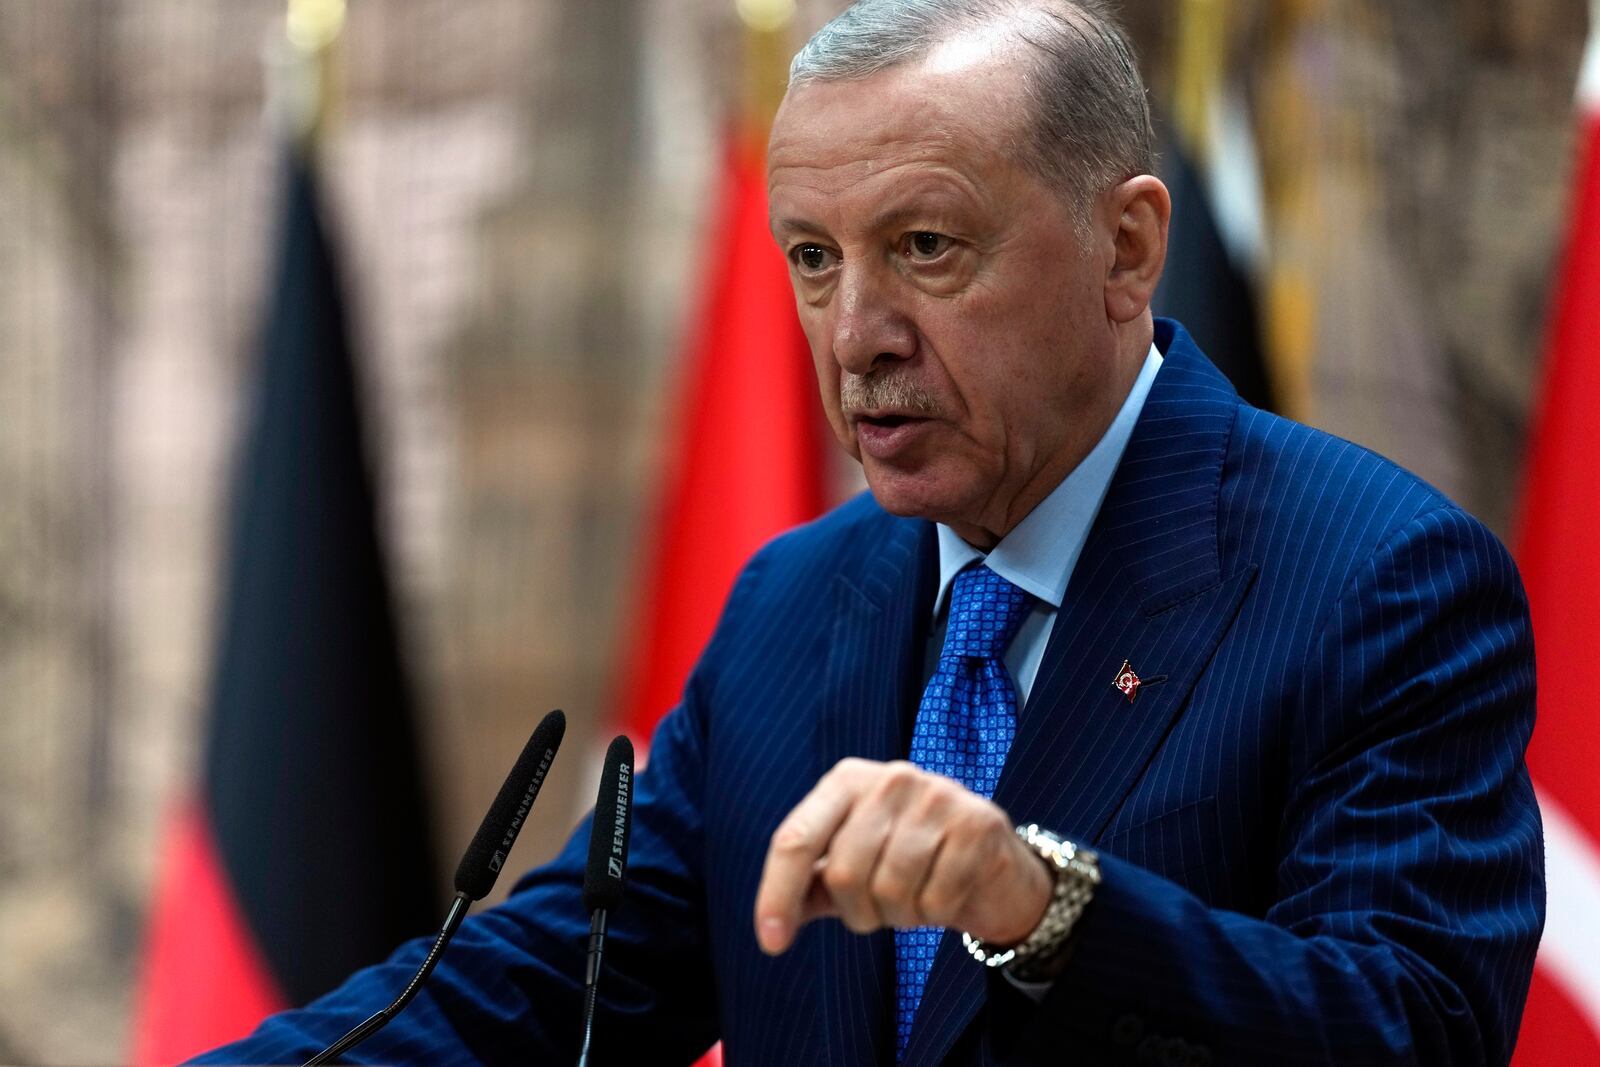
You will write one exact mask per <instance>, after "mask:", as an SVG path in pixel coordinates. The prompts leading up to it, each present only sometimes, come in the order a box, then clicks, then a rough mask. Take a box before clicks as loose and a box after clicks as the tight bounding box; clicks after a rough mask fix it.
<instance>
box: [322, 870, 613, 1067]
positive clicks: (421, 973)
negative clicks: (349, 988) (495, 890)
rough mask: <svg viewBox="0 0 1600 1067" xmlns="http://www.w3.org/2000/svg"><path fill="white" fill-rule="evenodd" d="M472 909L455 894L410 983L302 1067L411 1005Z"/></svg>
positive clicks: (349, 1045) (330, 1054) (363, 1036)
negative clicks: (385, 1005) (380, 1008)
mask: <svg viewBox="0 0 1600 1067" xmlns="http://www.w3.org/2000/svg"><path fill="white" fill-rule="evenodd" d="M471 906H472V900H471V898H470V897H468V896H467V894H465V893H462V892H459V891H458V892H457V893H456V895H455V899H453V900H452V901H451V902H450V912H449V914H447V915H446V916H445V917H444V926H443V927H441V928H440V930H439V936H438V937H436V938H434V940H433V947H432V948H430V949H428V955H427V958H426V959H424V960H423V961H422V966H421V967H420V968H419V969H418V970H417V973H416V975H415V977H413V978H412V979H411V982H410V983H409V984H408V985H407V986H406V987H405V989H403V990H402V991H401V993H400V995H399V996H398V997H395V998H394V1002H393V1003H391V1004H390V1005H389V1006H388V1007H387V1008H384V1009H383V1010H382V1011H379V1012H377V1013H376V1014H374V1015H372V1016H371V1017H369V1018H368V1019H367V1020H366V1021H365V1022H363V1023H361V1024H360V1025H359V1026H357V1027H355V1029H353V1030H351V1031H350V1032H349V1033H347V1034H345V1035H344V1036H343V1037H341V1038H340V1039H339V1040H337V1041H335V1042H334V1043H333V1044H331V1045H329V1046H328V1047H327V1048H325V1049H323V1050H322V1051H321V1052H319V1053H317V1054H316V1055H315V1056H313V1057H311V1058H310V1059H309V1060H307V1061H306V1062H305V1067H312V1065H313V1064H318V1063H328V1062H330V1061H331V1060H333V1058H334V1057H336V1056H338V1055H339V1054H340V1053H342V1052H344V1051H346V1050H347V1049H350V1048H353V1047H354V1046H355V1045H357V1044H359V1043H361V1042H362V1041H365V1040H366V1039H367V1038H369V1037H371V1036H372V1035H373V1034H375V1033H377V1032H378V1031H379V1030H381V1029H382V1028H383V1027H384V1026H385V1025H387V1024H388V1022H389V1020H390V1019H393V1018H394V1017H395V1016H396V1015H399V1014H400V1011H401V1009H403V1008H404V1007H405V1006H406V1005H407V1004H409V1003H411V999H412V998H413V997H415V996H416V995H417V990H419V989H421V988H422V983H423V982H425V981H426V980H427V978H428V975H430V974H432V973H433V968H434V966H435V965H436V964H437V963H438V962H439V956H440V954H441V953H443V952H444V947H445V945H447V944H449V942H450V939H451V938H452V937H454V936H455V932H456V928H457V927H459V926H460V925H461V920H462V919H465V918H466V917H467V909H468V908H470V907H471ZM601 924H602V926H603V925H604V919H602V920H601ZM586 1043H587V1042H586Z"/></svg>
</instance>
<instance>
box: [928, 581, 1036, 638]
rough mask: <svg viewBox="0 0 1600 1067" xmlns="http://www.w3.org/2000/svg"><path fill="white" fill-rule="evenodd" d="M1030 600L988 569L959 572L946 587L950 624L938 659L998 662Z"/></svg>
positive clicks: (1019, 624) (1014, 634)
mask: <svg viewBox="0 0 1600 1067" xmlns="http://www.w3.org/2000/svg"><path fill="white" fill-rule="evenodd" d="M1032 599H1033V597H1031V596H1030V595H1029V594H1027V593H1025V592H1023V591H1022V590H1021V589H1018V588H1017V587H1016V586H1014V585H1012V584H1011V583H1010V582H1008V581H1006V580H1005V579H1004V578H1002V577H1000V576H999V575H998V574H996V573H995V572H994V571H992V570H990V569H989V568H988V567H971V568H969V569H967V570H964V571H962V572H961V573H960V574H958V575H956V580H955V582H954V583H952V585H951V587H950V624H949V626H947V627H946V628H945V635H944V651H943V653H941V655H940V658H941V659H944V658H948V657H951V656H963V657H978V658H981V659H998V658H999V657H1000V656H1002V655H1004V653H1005V650H1006V646H1008V645H1010V644H1011V639H1012V638H1013V637H1015V636H1016V635H1017V628H1018V627H1019V626H1021V625H1022V617H1023V615H1025V614H1026V613H1027V611H1028V603H1029V601H1031V600H1032Z"/></svg>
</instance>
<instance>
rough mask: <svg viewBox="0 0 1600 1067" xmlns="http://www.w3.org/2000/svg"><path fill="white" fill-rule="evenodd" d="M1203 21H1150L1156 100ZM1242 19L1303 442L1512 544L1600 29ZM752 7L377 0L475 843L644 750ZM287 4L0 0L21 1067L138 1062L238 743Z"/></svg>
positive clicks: (1322, 3) (1163, 3) (397, 528)
mask: <svg viewBox="0 0 1600 1067" xmlns="http://www.w3.org/2000/svg"><path fill="white" fill-rule="evenodd" d="M1175 2H1176V0H1172V2H1168V0H1160V2H1158V0H1143V2H1138V3H1129V4H1128V5H1126V7H1127V15H1128V19H1129V21H1130V24H1131V25H1132V26H1133V27H1134V29H1135V32H1136V36H1137V37H1138V38H1139V39H1140V41H1141V45H1142V47H1143V50H1144V52H1145V60H1146V63H1147V65H1148V66H1149V67H1150V70H1151V80H1152V85H1153V86H1154V87H1155V90H1156V93H1157V95H1158V97H1159V95H1160V93H1161V92H1162V86H1163V83H1164V79H1165V75H1166V69H1167V66H1168V64H1169V57H1170V55H1171V46H1172V42H1171V40H1170V27H1171V25H1172V24H1173V18H1172V16H1173V12H1174V8H1175ZM836 6H837V5H836V4H835V3H833V2H832V0H813V2H809V3H805V4H802V5H801V12H800V16H799V18H798V24H799V25H800V26H801V27H812V26H815V25H817V24H819V23H820V21H821V20H822V19H823V18H825V17H826V15H827V13H828V12H829V11H830V10H832V9H834V8H835V7H836ZM1228 7H1229V8H1230V9H1232V10H1233V11H1234V15H1233V16H1232V21H1231V22H1230V29H1229V36H1228V42H1229V45H1228V47H1229V56H1230V64H1229V69H1230V72H1231V73H1230V77H1232V78H1234V79H1236V80H1237V81H1238V82H1239V83H1240V84H1241V85H1242V86H1243V87H1244V89H1245V91H1246V94H1247V96H1248V98H1249V100H1250V101H1251V104H1252V114H1253V116H1254V118H1253V123H1254V128H1255V131H1256V133H1257V136H1258V138H1259V140H1260V142H1261V145H1262V148H1261V153H1262V162H1263V178H1264V183H1265V185H1266V187H1267V194H1268V199H1269V218H1268V222H1269V225H1268V234H1267V240H1266V254H1265V264H1264V267H1263V270H1264V271H1266V272H1269V273H1270V272H1279V271H1286V272H1287V275H1278V276H1279V277H1283V276H1288V277H1291V278H1294V279H1297V283H1298V284H1299V285H1300V286H1301V287H1302V288H1303V289H1304V290H1305V291H1307V292H1309V293H1311V294H1314V296H1315V300H1314V309H1315V314H1314V315H1313V316H1312V317H1311V319H1310V320H1309V321H1308V322H1305V323H1300V324H1299V325H1298V327H1297V329H1298V332H1297V333H1295V334H1294V336H1293V337H1292V338H1291V340H1292V342H1293V343H1294V344H1296V345H1298V346H1299V348H1300V349H1301V351H1300V352H1299V356H1300V357H1302V358H1303V364H1302V365H1303V367H1304V369H1305V372H1306V373H1305V381H1304V385H1305V396H1304V400H1305V401H1306V405H1307V406H1306V408H1305V413H1306V415H1307V416H1308V417H1309V418H1310V419H1311V420H1312V421H1315V422H1317V423H1319V424H1322V425H1325V426H1328V427H1330V428H1332V429H1334V430H1335V431H1336V432H1340V433H1342V434H1344V435H1346V436H1350V437H1353V438H1355V439H1357V440H1361V441H1363V442H1365V443H1369V444H1372V445H1373V446H1374V447H1378V448H1380V449H1381V450H1384V451H1387V452H1389V453H1390V454H1392V455H1394V456H1395V457H1396V458H1398V459H1400V460H1401V461H1402V462H1405V463H1407V464H1408V465H1411V466H1413V467H1415V468H1417V469H1418V470H1420V471H1421V472H1422V473H1424V474H1425V475H1426V476H1429V477H1430V478H1432V479H1433V480H1435V481H1436V482H1438V483H1439V484H1441V485H1442V486H1443V487H1444V488H1445V489H1446V490H1447V491H1450V492H1451V493H1453V494H1454V495H1456V496H1457V497H1458V498H1459V499H1462V500H1463V501H1464V502H1465V503H1467V504H1468V506H1470V507H1472V508H1474V509H1475V510H1477V511H1479V512H1480V513H1482V514H1484V515H1485V516H1486V517H1487V518H1489V519H1490V521H1491V522H1492V523H1494V524H1496V525H1497V526H1498V527H1499V528H1501V529H1502V530H1503V529H1504V527H1505V523H1506V522H1507V521H1508V516H1509V514H1510V504H1509V502H1510V488H1511V486H1512V485H1513V484H1514V480H1515V471H1516V469H1517V463H1518V455H1519V452H1520V441H1521V432H1522V425H1523V419H1524V417H1525V411H1526V406H1527V402H1528V396H1529V383H1530V381H1531V380H1532V376H1533V372H1534V371H1533V369H1534V366H1535V363H1536V357H1537V354H1538V351H1539V335H1540V330H1541V316H1542V310H1543V300H1544V295H1543V294H1544V283H1545V278H1546V274H1547V271H1548V265H1549V263H1550V259H1551V255H1552V252H1553V250H1554V248H1555V247H1556V244H1557V242H1558V239H1559V230H1560V219H1561V212H1562V208H1563V205H1564V193H1565V179H1566V175H1567V170H1568V165H1569V159H1568V156H1569V153H1570V140H1569V128H1570V122H1569V119H1570V114H1571V112H1570V107H1569V103H1570V100H1571V93H1572V85H1573V79H1574V72H1575V70H1576V65H1577V57H1578V50H1579V47H1580V45H1581V41H1582V38H1583V33H1584V19H1583V5H1582V3H1581V2H1578V0H1568V2H1556V0H1520V2H1517V3H1512V2H1511V0H1502V2H1499V3H1495V2H1490V0H1455V2H1451V3H1441V4H1426V5H1387V4H1379V3H1377V2H1376V0H1366V2H1355V0H1294V2H1290V0H1282V2H1269V0H1253V2H1250V3H1244V4H1239V5H1232V4H1230V5H1228ZM731 8H732V3H731V0H727V2H721V0H718V2H713V0H692V2H690V0H673V2H670V3H669V2H666V0H591V2H588V3H584V4H571V3H560V2H557V0H537V2H530V0H366V2H363V0H355V2H354V3H353V4H352V10H351V17H350V22H349V25H348V26H347V29H346V32H345V46H344V84H343V89H342V93H341V97H340V99H341V111H340V114H339V115H338V116H337V120H336V122H335V125H334V126H333V127H332V129H331V131H330V133H329V136H328V139H327V142H326V144H325V159H324V173H325V174H326V176H327V178H328V182H329V185H330V192H331V197H332V201H333V204H332V207H333V209H334V210H335V212H336V222H337V225H338V229H339V232H340V237H341V238H342V240H343V245H344V253H345V264H346V268H347V270H346V273H347V275H348V276H349V278H350V281H351V284H352V289H353V291H354V293H355V294H356V296H357V298H358V309H359V324H358V328H359V334H360V341H361V345H360V348H361V350H362V352H363V353H364V354H365V356H366V357H367V359H366V362H365V363H364V365H363V367H362V371H363V373H364V375H365V379H366V382H367V384H368V386H369V391H370V399H371V405H370V406H371V410H372V412H373V415H374V418H373V420H372V422H373V429H374V431H375V433H374V442H373V443H374V445H375V446H376V455H377V459H378V463H379V466H380V475H381V477H382V480H383V484H384V490H385V499H386V504H387V514H386V516H385V518H386V529H387V536H388V539H389V542H390V545H391V549H392V551H391V556H392V559H393V561H394V563H395V565H396V571H397V577H398V580H399V581H398V584H399V588H400V595H401V599H402V611H403V618H404V622H405V624H406V627H407V638H408V643H409V646H410V650H411V652H412V665H413V667H414V669H415V672H416V674H417V675H418V677H419V679H420V682H421V684H422V687H423V697H424V704H425V707H426V709H427V711H428V716H427V719H426V721H425V724H424V727H425V731H426V739H427V741H428V743H429V744H428V753H429V758H430V760H431V769H432V772H433V775H434V778H435V785H436V791H437V795H438V797H439V802H440V811H439V826H438V827H437V828H436V829H437V831H438V836H439V839H440V842H441V845H442V851H443V852H444V853H445V854H446V855H447V856H451V854H453V853H454V852H455V850H456V849H457V848H458V847H459V845H460V843H462V842H464V841H465V839H466V837H467V836H468V835H469V834H470V832H471V829H472V827H473V825H474V824H475V822H476V819H477V817H478V815H479V813H480V812H481V810H482V807H483V805H484V804H485V803H486V801H487V799H488V797H489V795H490V794H491V793H492V792H493V790H494V788H495V786H496V785H497V783H498V779H499V776H500V775H501V774H502V773H503V771H504V768H503V766H502V765H503V763H504V762H505V760H506V758H507V755H508V752H509V750H510V749H512V748H513V747H514V746H516V745H519V744H520V743H521V741H522V739H523V738H524V737H525V734H526V730H527V729H528V727H529V725H530V723H531V722H532V721H533V720H534V718H535V717H536V716H537V715H538V714H539V713H541V712H542V711H544V710H546V709H547V708H548V707H551V706H555V705H561V706H563V707H565V708H566V709H567V710H568V712H569V714H570V715H571V716H572V718H573V720H574V726H575V729H574V735H573V737H572V740H569V742H568V744H569V752H570V751H574V750H575V749H574V747H572V746H576V747H577V748H581V744H582V743H583V742H585V741H589V740H593V739H597V738H599V737H601V735H603V733H604V725H603V723H602V722H601V717H602V716H603V714H604V711H605V707H606V701H607V699H608V695H609V671H610V668H611V665H612V662H613V654H614V652H615V651H616V649H617V647H618V637H617V633H618V623H619V620H620V619H621V618H622V613H623V612H624V611H625V610H626V607H627V604H628V601H629V591H628V588H627V583H628V581H629V577H630V575H631V574H632V573H633V568H634V554H635V544H636V535H637V533H638V531H639V529H640V517H641V514H643V513H644V509H646V508H647V506H648V503H649V495H648V490H649V485H650V479H651V474H652V472H653V470H654V463H655V458H656V457H655V452H654V444H655V441H656V440H657V438H658V435H659V433H660V432H661V429H662V427H663V420H664V415H665V414H666V412H665V408H664V398H666V397H669V396H670V388H669V383H670V381H671V369H672V358H673V356H674V354H675V351H676V346H677V339H678V331H679V328H680V325H681V323H682V321H683V319H684V316H685V312H686V303H685V298H686V294H689V293H691V292H692V291H693V289H694V287H695V283H696V280H697V278H698V276H699V270H698V268H699V266H700V265H701V264H702V263H703V262H704V261H705V259H706V257H708V256H709V255H711V254H714V250H711V249H708V248H706V247H705V245H704V243H703V238H702V237H701V236H700V234H699V231H698V228H697V227H698V224H699V221H700V219H701V217H702V215H703V214H704V212H705V209H706V206H707V205H706V198H707V196H708V195H709V192H708V190H707V181H708V178H709V177H710V169H711V167H712V165H713V162H714V160H715V156H716V153H715V148H716V144H717V139H718V136H719V127H720V123H721V117H722V116H723V115H725V114H727V113H729V111H730V110H731V108H732V106H733V103H734V97H735V93H736V87H737V85H738V81H739V79H738V77H737V73H736V62H735V57H736V56H737V55H738V43H739V42H738V28H737V23H736V20H735V19H734V17H733V15H732V13H731ZM281 18H282V4H281V2H280V0H229V2H222V0H211V2H203V0H0V701H3V712H0V1061H12V1062H36V1063H86V1062H110V1061H113V1060H115V1059H117V1057H118V1055H119V1052H120V1050H121V1048H122V1042H123V1036H124V1032H125V1026H126V1010H127V1006H128V990H129V984H130V980H131V975H132V972H133V966H134V961H135V959H136V955H137V950H138V944H139V937H140V923H141V914H142V909H143V907H144V903H145V898H146V894H147V892H148V887H149V880H150V878H151V876H152V873H153V867H154V844H155V835H156V830H157V827H158V824H159V819H160V815H161V811H162V809H163V806H164V805H166V804H167V803H169V802H171V801H172V800H173V799H174V798H175V797H176V796H178V795H179V794H180V793H181V790H182V789H183V788H184V787H185V785H186V783H187V782H188V781H189V779H190V777H191V775H192V771H193V767H194V763H195V758H196V754H197V737H196V727H197V723H198V721H199V718H200V715H201V713H202V711H203V702H204V699H205V693H206V684H207V679H208V673H207V672H208V669H209V657H210V654H211V651H212V649H211V643H212V641H213V639H214V635H213V634H212V632H211V629H210V618H211V615H212V611H213V607H214V600H215V597H216V594H217V590H216V588H215V583H214V579H215V575H216V574H217V569H218V564H219V561H218V551H219V544H220V535H221V533H222V523H223V520H224V518H225V516H224V507H225V502H226V491H227V487H228V475H229V463H230V455H231V448H232V445H233V443H234V440H235V435H236V433H237V431H238V424H237V420H236V415H237V413H238V411H239V407H240V401H241V397H240V389H241V386H242V383H243V382H244V381H245V376H246V374H247V371H248V369H249V360H250V355H251V347H250V341H251V336H252V331H253V328H254V323H255V318H256V315H257V313H258V304H259V300H260V298H261V296H262V291H263V287H264V285H265V279H264V277H263V271H264V268H265V266H266V262H265V261H266V257H267V256H268V255H269V252H270V249H269V248H268V243H269V241H270V238H271V232H272V228H271V227H272V217H273V213H274V210H275V206H276V205H275V197H276V192H277V180H278V170H277V167H278V163H279V155H278V147H277V144H276V135H275V134H274V132H273V128H272V125H271V123H270V122H269V121H267V120H266V118H265V117H264V100H265V90H264V84H265V78H264V74H263V63H262V54H263V50H264V49H265V48H266V46H267V45H268V43H269V42H270V41H272V40H274V39H275V38H276V35H277V34H278V33H279V32H280V20H281ZM1202 340H1203V339H1202ZM583 762H584V761H583V760H581V759H574V758H572V756H570V755H569V756H568V757H567V758H566V759H564V760H563V762H562V763H561V764H559V765H558V766H557V769H556V772H555V774H554V776H553V777H552V780H551V783H550V786H549V790H548V792H547V797H548V798H549V799H547V800H546V801H544V802H542V807H543V809H544V817H543V819H542V820H541V822H540V823H539V824H538V825H537V826H536V827H534V828H533V830H537V831H538V833H537V834H535V833H534V832H533V831H532V830H530V833H529V835H528V836H526V837H524V839H523V844H522V845H521V846H520V851H519V857H520V858H521V859H524V860H529V861H531V860H534V859H537V858H540V857H543V856H547V855H548V854H549V853H550V852H551V851H552V850H553V849H554V848H555V847H556V844H557V842H558V840H559V838H560V837H561V836H562V834H563V832H564V829H565V828H566V827H567V826H569V825H570V824H571V822H572V821H573V820H574V819H575V818H576V817H577V815H578V813H579V812H580V811H581V809H582V808H583V807H584V806H585V798H584V797H583V795H582V794H583V792H584V791H585V790H586V789H587V788H588V780H589V776H588V773H587V769H586V768H585V767H584V766H583ZM563 804H564V808H563ZM451 858H452V859H453V856H451ZM446 874H447V872H441V883H442V882H443V880H444V878H445V876H446ZM502 891H503V888H502Z"/></svg>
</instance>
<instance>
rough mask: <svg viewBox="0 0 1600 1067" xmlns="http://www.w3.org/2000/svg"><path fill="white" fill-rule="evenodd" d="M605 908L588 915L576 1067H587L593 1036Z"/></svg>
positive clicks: (604, 935) (604, 934) (603, 940)
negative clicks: (580, 1036) (581, 1029)
mask: <svg viewBox="0 0 1600 1067" xmlns="http://www.w3.org/2000/svg"><path fill="white" fill-rule="evenodd" d="M605 944H606V909H604V908H596V909H594V913H593V914H592V915H590V916H589V962H588V966H586V967H585V968H584V972H583V1048H582V1049H580V1050H579V1052H578V1067H589V1041H590V1039H591V1038H592V1037H593V1036H594V1011H595V998H596V997H597V996H598V995H599V989H600V957H601V956H602V955H604V953H605Z"/></svg>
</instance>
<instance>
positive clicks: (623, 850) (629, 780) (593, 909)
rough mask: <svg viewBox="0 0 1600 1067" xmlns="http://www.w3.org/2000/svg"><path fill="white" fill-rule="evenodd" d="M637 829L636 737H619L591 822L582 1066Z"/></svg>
mask: <svg viewBox="0 0 1600 1067" xmlns="http://www.w3.org/2000/svg"><path fill="white" fill-rule="evenodd" d="M632 829H633V742H631V741H629V740H628V739H627V738H626V737H620V736H619V737H617V738H614V739H613V740H612V742H611V745H610V747H609V748H607V749H606V762H605V768H604V769H603V770H602V771H601V772H600V793H599V796H598V797H597V798H596V800H595V802H594V822H593V823H592V824H591V825H590V827H589V865H588V867H587V868H585V870H584V872H583V906H584V909H585V910H587V911H588V912H589V954H588V962H587V965H586V966H585V967H584V973H583V1046H582V1048H581V1049H580V1050H579V1052H578V1067H588V1063H589V1047H590V1042H591V1040H592V1038H593V1037H594V1015H595V1001H596V997H597V995H598V990H599V984H600V962H601V959H602V957H603V956H604V954H605V943H606V920H607V916H608V915H609V913H610V912H611V911H613V910H615V909H616V907H617V906H618V905H619V904H621V903H622V890H623V887H624V886H625V885H626V883H627V873H628V836H629V834H630V833H631V832H632Z"/></svg>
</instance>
